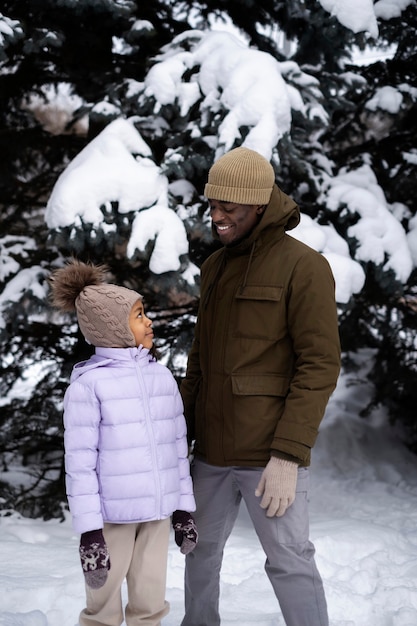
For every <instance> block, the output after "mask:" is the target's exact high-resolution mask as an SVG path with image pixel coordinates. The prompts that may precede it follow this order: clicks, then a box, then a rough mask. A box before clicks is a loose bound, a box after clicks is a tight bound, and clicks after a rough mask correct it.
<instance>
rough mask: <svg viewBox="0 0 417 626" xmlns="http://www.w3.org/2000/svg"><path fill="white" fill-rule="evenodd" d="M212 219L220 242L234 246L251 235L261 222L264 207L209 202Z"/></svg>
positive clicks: (216, 201)
mask: <svg viewBox="0 0 417 626" xmlns="http://www.w3.org/2000/svg"><path fill="white" fill-rule="evenodd" d="M209 208H210V217H211V219H212V222H213V226H214V227H215V229H216V231H217V234H218V236H219V239H220V241H221V242H222V244H223V245H224V246H232V245H234V244H236V243H238V242H239V241H241V240H242V239H244V238H245V237H247V236H248V235H249V233H250V232H252V230H253V229H254V228H255V226H256V224H257V223H258V222H259V220H260V217H261V215H262V213H263V212H264V206H263V205H259V204H237V203H236V202H223V201H222V200H209Z"/></svg>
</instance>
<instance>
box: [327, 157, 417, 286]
mask: <svg viewBox="0 0 417 626" xmlns="http://www.w3.org/2000/svg"><path fill="white" fill-rule="evenodd" d="M322 201H323V202H324V203H325V204H326V206H327V208H328V209H330V210H331V211H336V210H339V209H343V208H345V209H346V210H347V211H349V212H350V213H352V214H354V215H355V214H357V215H358V216H359V217H360V219H358V221H357V222H356V223H355V224H354V225H353V226H350V227H349V229H348V236H349V237H353V238H355V239H356V240H357V241H358V247H357V250H356V252H355V257H356V259H357V260H358V261H363V262H368V261H372V262H373V263H375V265H381V266H383V268H384V270H389V269H391V270H393V272H394V273H395V275H396V277H397V279H398V280H399V281H401V282H403V283H405V282H406V281H407V279H408V277H409V276H410V274H411V271H412V269H413V261H412V258H411V253H410V250H409V247H408V245H407V235H406V232H405V230H404V228H403V227H402V225H401V224H400V222H399V221H398V220H397V219H396V218H395V217H394V216H393V215H392V213H391V212H390V210H389V208H388V203H387V202H386V199H385V196H384V192H383V190H382V189H381V187H380V186H379V185H378V183H377V180H376V177H375V174H374V172H373V171H372V169H371V168H370V167H369V165H367V164H364V165H362V167H360V168H358V169H357V170H354V171H346V170H342V171H341V172H340V173H339V175H338V176H336V177H334V178H332V179H330V180H329V181H328V183H327V188H326V190H325V191H324V192H323V195H322Z"/></svg>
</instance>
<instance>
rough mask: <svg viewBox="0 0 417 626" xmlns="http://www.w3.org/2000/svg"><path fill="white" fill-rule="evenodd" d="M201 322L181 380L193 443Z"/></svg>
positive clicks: (197, 325) (195, 331) (198, 377)
mask: <svg viewBox="0 0 417 626" xmlns="http://www.w3.org/2000/svg"><path fill="white" fill-rule="evenodd" d="M199 330H200V324H199V322H198V318H197V322H196V325H195V329H194V339H193V343H192V346H191V350H190V352H189V355H188V361H187V371H186V374H185V378H184V379H183V380H182V382H181V387H180V390H181V396H182V401H183V403H184V415H185V419H186V422H187V437H188V443H189V444H190V445H191V443H192V442H193V440H194V439H195V405H196V400H197V396H198V392H199V389H200V383H201V378H202V374H201V368H200V340H199Z"/></svg>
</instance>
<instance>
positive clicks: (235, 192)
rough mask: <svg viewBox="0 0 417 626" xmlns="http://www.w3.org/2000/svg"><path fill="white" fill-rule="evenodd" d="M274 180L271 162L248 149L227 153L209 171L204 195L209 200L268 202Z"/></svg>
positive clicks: (241, 148) (245, 202) (241, 202)
mask: <svg viewBox="0 0 417 626" xmlns="http://www.w3.org/2000/svg"><path fill="white" fill-rule="evenodd" d="M274 183H275V172H274V169H273V167H272V165H271V164H270V163H269V161H267V160H266V159H265V158H264V157H263V156H262V155H261V154H259V153H258V152H255V151H254V150H249V148H243V147H240V148H235V149H234V150H230V152H226V154H224V155H223V156H222V157H220V159H219V160H218V161H216V163H214V165H213V166H212V167H211V168H210V170H209V173H208V181H207V184H206V186H205V187H204V195H205V196H206V198H208V199H209V200H223V201H224V202H237V203H238V204H268V202H269V200H270V198H271V194H272V189H273V187H274Z"/></svg>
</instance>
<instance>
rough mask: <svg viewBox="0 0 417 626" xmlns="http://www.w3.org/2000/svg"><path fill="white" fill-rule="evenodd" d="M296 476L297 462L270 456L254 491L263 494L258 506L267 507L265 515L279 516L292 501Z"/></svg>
mask: <svg viewBox="0 0 417 626" xmlns="http://www.w3.org/2000/svg"><path fill="white" fill-rule="evenodd" d="M297 476H298V465H297V463H293V462H292V461H285V460H284V459H279V458H278V457H275V456H271V458H270V460H269V461H268V465H267V466H266V467H265V469H264V471H263V473H262V476H261V480H260V481H259V484H258V486H257V488H256V491H255V496H262V495H263V498H262V500H261V503H260V506H261V507H262V508H263V509H268V510H267V512H266V515H267V517H274V516H276V517H281V515H284V513H285V511H286V510H287V509H288V507H289V506H291V504H292V503H293V502H294V500H295V489H296V486H297Z"/></svg>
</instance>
